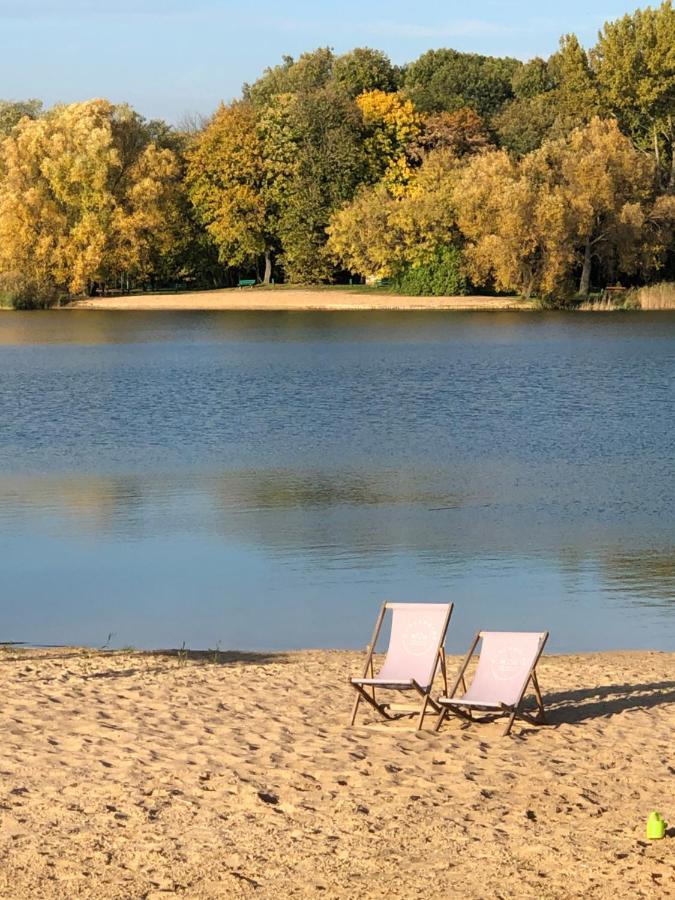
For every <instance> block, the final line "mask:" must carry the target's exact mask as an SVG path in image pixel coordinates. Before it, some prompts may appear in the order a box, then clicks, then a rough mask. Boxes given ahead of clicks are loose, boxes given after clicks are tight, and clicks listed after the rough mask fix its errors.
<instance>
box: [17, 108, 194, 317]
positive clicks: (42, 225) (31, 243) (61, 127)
mask: <svg viewBox="0 0 675 900" xmlns="http://www.w3.org/2000/svg"><path fill="white" fill-rule="evenodd" d="M0 153H1V158H2V171H3V177H2V179H1V180H0V278H1V279H2V282H3V283H4V285H5V286H6V288H8V289H9V290H10V292H11V293H13V294H14V295H15V296H16V297H17V298H18V299H19V300H20V301H23V302H37V303H49V302H51V301H53V300H55V299H56V298H57V297H58V296H60V295H62V294H80V293H83V292H84V291H86V290H87V287H88V285H89V284H91V283H92V282H94V281H105V280H107V279H109V278H111V277H114V276H116V275H120V274H122V273H126V274H134V275H137V276H141V277H142V276H144V275H147V274H148V270H149V268H150V267H151V266H152V263H153V258H154V256H155V254H156V253H158V252H161V250H162V247H163V246H164V247H166V246H168V245H170V244H171V242H172V238H173V232H172V228H173V226H174V225H175V222H174V215H175V210H176V208H177V207H176V203H175V200H176V195H177V191H178V175H179V169H178V163H177V160H176V157H175V154H174V153H173V152H172V151H171V150H168V149H160V148H157V147H155V146H154V145H153V144H151V143H150V142H149V141H148V138H147V135H146V134H145V132H144V125H143V120H142V119H141V118H140V117H139V116H137V115H136V114H135V113H133V112H132V111H131V110H129V108H128V107H116V106H114V105H113V104H111V103H109V102H108V101H106V100H92V101H89V102H86V103H75V104H72V105H70V106H60V107H55V108H54V109H53V110H51V111H50V112H49V113H48V114H46V115H44V116H42V117H41V118H38V119H35V120H30V119H28V118H24V119H22V120H21V121H20V122H19V123H18V125H17V126H16V127H15V128H14V130H13V132H12V134H11V135H10V136H9V137H7V138H6V139H5V140H4V141H3V143H2V147H1V150H0Z"/></svg>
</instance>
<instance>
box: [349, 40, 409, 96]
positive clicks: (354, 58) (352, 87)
mask: <svg viewBox="0 0 675 900" xmlns="http://www.w3.org/2000/svg"><path fill="white" fill-rule="evenodd" d="M333 78H334V79H335V82H336V84H338V85H339V86H340V87H342V88H343V89H344V90H345V91H346V93H347V95H348V96H349V97H351V98H352V99H355V98H356V97H358V96H359V94H363V93H365V92H366V91H387V92H392V91H395V90H396V89H397V88H398V82H399V78H400V73H399V70H398V69H397V68H396V67H395V66H393V65H392V63H391V60H390V59H389V57H388V56H387V55H386V54H385V53H382V51H381V50H371V49H370V48H369V47H357V48H356V49H355V50H352V51H350V52H349V53H345V54H343V55H342V56H338V57H336V58H335V61H334V62H333Z"/></svg>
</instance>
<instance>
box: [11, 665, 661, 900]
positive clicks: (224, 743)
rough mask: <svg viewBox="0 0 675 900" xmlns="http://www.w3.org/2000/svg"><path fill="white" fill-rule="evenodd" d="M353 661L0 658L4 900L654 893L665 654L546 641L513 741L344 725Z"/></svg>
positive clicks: (601, 898)
mask: <svg viewBox="0 0 675 900" xmlns="http://www.w3.org/2000/svg"><path fill="white" fill-rule="evenodd" d="M363 658H364V654H363V653H362V652H356V651H344V650H303V651H293V652H269V653H245V652H242V653H237V652H234V651H230V652H222V653H217V654H216V653H215V651H204V652H202V653H196V652H189V651H188V652H187V653H183V654H181V652H180V651H175V650H174V651H154V652H153V651H149V652H133V651H127V650H120V651H100V650H99V651H90V650H81V649H77V648H63V649H57V650H55V649H44V650H38V649H30V648H26V649H17V648H12V649H4V650H2V652H0V687H1V688H2V694H3V698H4V700H3V704H2V707H0V727H2V730H3V735H4V747H3V764H2V768H3V772H2V775H3V777H2V780H0V794H1V796H0V810H1V811H0V897H2V898H3V900H4V898H8V900H9V898H12V900H24V898H25V900H28V898H30V897H40V898H42V900H57V898H59V900H62V898H65V897H69V898H74V897H93V896H96V898H97V900H120V898H122V897H146V898H148V900H160V898H162V897H165V896H180V897H190V898H191V900H207V898H208V900H215V898H219V897H232V898H249V897H257V898H264V900H267V898H269V900H271V898H277V897H282V896H283V897H286V896H287V897H310V896H312V897H313V896H324V897H327V898H340V897H353V898H355V900H361V898H362V900H366V898H368V900H370V898H376V897H393V898H404V897H412V896H424V897H426V898H429V900H437V898H438V900H441V898H445V897H447V896H449V895H451V896H461V897H466V898H468V900H479V898H480V900H482V898H484V897H485V896H486V895H491V894H493V893H494V890H495V889H496V887H495V886H498V888H499V895H500V896H501V897H503V898H508V900H516V898H518V900H520V898H525V900H528V898H532V900H534V898H537V900H538V898H541V897H544V896H545V897H550V898H561V900H562V898H582V897H584V898H586V897H593V898H595V900H610V898H611V900H613V898H615V897H621V896H626V895H628V894H630V895H631V896H650V895H651V894H652V893H653V892H654V890H656V891H657V892H658V890H659V887H660V889H661V890H662V891H664V890H665V891H666V892H667V890H668V887H667V886H668V884H670V883H671V880H672V873H673V869H674V867H675V839H674V837H675V835H674V834H673V832H672V829H671V831H670V832H669V836H668V837H667V838H666V839H664V840H660V841H652V842H649V841H646V840H645V833H644V830H645V822H646V818H647V816H648V815H649V813H650V812H651V811H652V810H655V809H658V810H660V811H661V812H663V814H664V816H665V818H666V819H667V820H670V821H671V823H672V822H673V820H674V819H675V806H674V804H673V799H672V790H671V783H672V773H673V769H672V760H671V757H670V753H669V748H670V746H671V744H672V734H673V730H674V729H675V679H673V678H672V677H671V676H669V673H670V672H672V671H674V670H675V653H664V652H656V651H641V652H637V651H615V652H601V653H584V654H569V655H550V656H549V655H546V654H545V655H544V656H543V657H542V660H541V662H540V665H539V681H540V684H541V688H542V692H543V695H544V703H545V705H546V708H547V712H548V716H549V725H548V726H539V727H536V728H535V727H531V726H529V725H524V726H523V725H522V723H521V724H519V725H518V726H517V727H516V728H515V729H514V736H513V737H512V738H502V737H501V732H502V730H503V722H497V723H493V724H483V725H479V724H476V725H471V726H469V727H466V726H464V725H463V724H462V723H460V722H459V720H457V721H453V722H449V723H447V724H445V725H444V726H443V728H442V729H441V731H440V732H439V733H438V734H436V733H435V732H434V731H433V725H434V721H433V716H432V717H431V718H430V719H429V720H428V722H426V723H425V728H424V730H423V731H421V732H419V733H416V732H415V731H414V728H413V727H411V725H410V724H409V722H408V721H407V720H397V721H391V722H383V721H381V720H376V719H375V718H374V716H373V715H371V713H370V712H369V711H368V710H367V709H366V710H363V712H362V714H361V713H360V714H359V719H358V721H357V725H356V726H355V727H354V728H349V727H347V722H348V720H349V714H350V710H351V705H352V702H353V697H352V696H351V692H350V691H349V690H348V685H347V683H346V682H347V678H348V677H349V676H350V675H353V674H354V673H355V672H357V671H358V670H360V669H361V667H362V665H363ZM460 659H461V657H459V656H455V655H452V656H451V657H449V658H448V663H449V674H450V673H453V674H454V672H456V670H457V668H458V665H459V661H460ZM438 687H439V688H440V685H438ZM362 709H363V707H362Z"/></svg>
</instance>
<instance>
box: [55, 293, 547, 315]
mask: <svg viewBox="0 0 675 900" xmlns="http://www.w3.org/2000/svg"><path fill="white" fill-rule="evenodd" d="M63 308H64V309H118V310H135V309H138V310H152V309H175V310H184V309H187V310H214V311H215V310H228V309H229V310H270V311H280V310H327V311H328V310H331V311H335V310H341V309H342V310H366V309H400V310H406V309H411V310H414V309H426V310H429V309H433V310H463V309H466V310H476V309H484V310H489V309H497V310H499V309H532V308H533V304H532V303H528V302H526V301H524V300H519V299H518V298H517V297H402V296H399V295H398V294H385V293H372V294H370V293H363V292H359V291H354V292H351V291H331V290H312V289H307V290H302V289H301V288H298V289H297V290H296V289H291V290H285V289H284V290H274V289H272V290H264V289H259V288H255V289H250V288H241V289H240V288H227V289H224V290H213V291H193V292H190V293H183V294H148V295H143V294H135V295H133V296H131V297H93V298H89V299H86V300H76V301H74V302H73V303H70V304H69V305H68V306H66V307H63Z"/></svg>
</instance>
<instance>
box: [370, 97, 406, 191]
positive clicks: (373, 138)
mask: <svg viewBox="0 0 675 900" xmlns="http://www.w3.org/2000/svg"><path fill="white" fill-rule="evenodd" d="M356 103H357V106H358V107H359V109H360V110H361V114H362V116H363V123H364V126H365V140H364V151H365V154H366V166H367V169H368V176H369V180H370V181H373V182H376V181H379V180H380V179H382V181H383V182H384V184H385V186H386V187H387V188H388V189H389V190H390V191H391V192H392V193H394V194H397V193H398V194H401V193H402V192H403V191H404V189H405V185H406V184H407V182H408V180H409V178H410V174H411V164H410V159H411V151H412V149H413V147H414V145H415V143H416V141H417V137H418V135H419V131H420V119H419V116H418V114H417V113H416V111H415V107H414V106H413V104H412V102H411V101H410V100H406V99H405V98H404V97H402V96H401V95H400V94H396V93H387V92H386V91H379V90H376V91H368V92H366V93H365V94H361V95H360V96H358V97H357V98H356Z"/></svg>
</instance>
